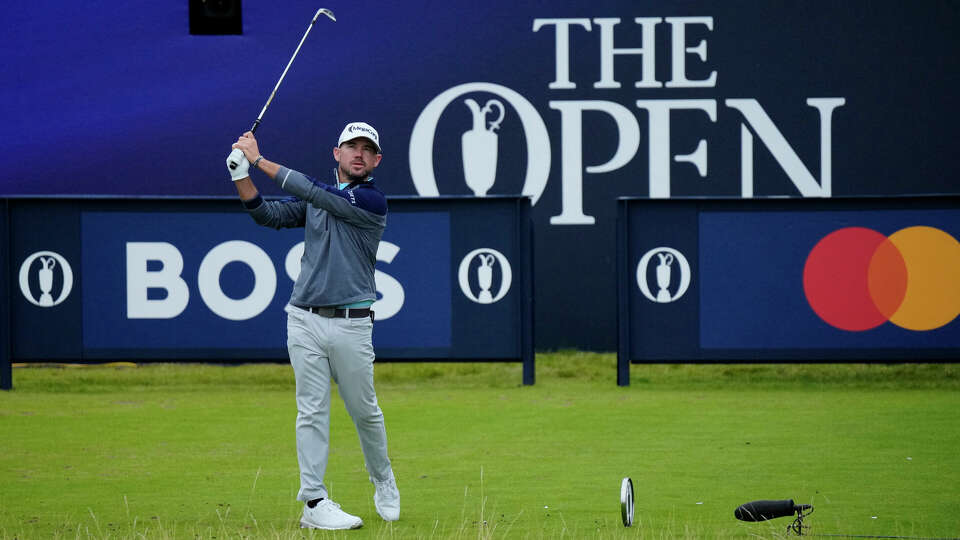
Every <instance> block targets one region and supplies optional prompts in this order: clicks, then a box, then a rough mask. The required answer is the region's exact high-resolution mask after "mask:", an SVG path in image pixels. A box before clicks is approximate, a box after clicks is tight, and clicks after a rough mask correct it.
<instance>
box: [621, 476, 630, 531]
mask: <svg viewBox="0 0 960 540" xmlns="http://www.w3.org/2000/svg"><path fill="white" fill-rule="evenodd" d="M620 519H622V520H623V526H624V527H629V526H631V525H633V480H631V479H630V478H629V477H627V478H624V479H623V480H622V481H621V482H620Z"/></svg>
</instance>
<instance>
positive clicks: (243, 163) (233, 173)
mask: <svg viewBox="0 0 960 540" xmlns="http://www.w3.org/2000/svg"><path fill="white" fill-rule="evenodd" d="M233 164H236V167H235V168H230V166H231V165H233ZM227 170H228V171H230V178H231V179H232V180H233V181H234V182H236V181H237V180H243V179H244V178H247V177H248V176H250V162H249V161H247V156H245V155H243V152H242V151H241V150H240V149H239V148H234V149H233V152H230V155H229V156H227Z"/></svg>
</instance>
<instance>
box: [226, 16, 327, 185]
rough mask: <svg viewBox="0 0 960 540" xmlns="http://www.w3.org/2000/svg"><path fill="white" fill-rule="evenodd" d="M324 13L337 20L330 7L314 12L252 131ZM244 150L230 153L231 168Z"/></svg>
mask: <svg viewBox="0 0 960 540" xmlns="http://www.w3.org/2000/svg"><path fill="white" fill-rule="evenodd" d="M321 13H322V14H324V15H326V16H327V17H330V20H332V21H336V20H337V19H336V17H334V16H333V12H332V11H330V10H329V9H325V8H320V9H318V10H317V13H316V14H314V16H313V19H311V21H310V24H309V25H308V26H307V30H306V32H304V33H303V37H302V38H300V43H299V44H298V45H297V48H296V49H295V50H294V51H293V55H292V56H291V57H290V61H289V62H287V67H285V68H283V73H281V74H280V80H278V81H277V84H276V85H275V86H274V87H273V91H272V92H270V97H269V98H267V102H266V103H264V104H263V109H261V110H260V114H259V115H257V119H256V120H254V122H253V126H252V127H251V128H250V132H251V133H256V132H257V128H258V127H260V121H261V120H263V114H264V113H266V112H267V107H269V106H270V102H271V101H273V97H274V96H275V95H277V89H279V88H280V84H281V83H283V78H284V77H286V76H287V71H289V70H290V66H291V65H292V64H293V60H294V59H295V58H296V57H297V54H298V53H299V52H300V47H303V42H304V41H306V40H307V35H309V34H310V30H311V29H312V28H313V24H314V23H315V22H317V19H318V18H319V17H320V14H321ZM242 155H243V152H240V151H239V150H234V151H233V152H231V153H230V168H231V169H236V168H237V165H239V164H240V157H242Z"/></svg>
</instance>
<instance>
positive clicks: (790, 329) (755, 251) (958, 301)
mask: <svg viewBox="0 0 960 540" xmlns="http://www.w3.org/2000/svg"><path fill="white" fill-rule="evenodd" d="M619 204H620V208H619V216H620V223H619V229H620V234H619V236H618V238H619V250H620V253H619V258H618V263H619V264H618V266H619V268H618V275H619V291H620V302H619V321H618V322H619V334H618V335H619V348H618V356H619V363H620V367H619V368H618V380H619V381H620V382H621V383H624V382H626V381H628V380H629V379H628V377H629V372H628V369H627V362H716V361H732V362H741V361H742V362H771V361H786V360H789V361H801V362H816V361H854V360H855V361H916V360H938V359H939V360H944V359H956V358H957V357H960V322H958V321H957V315H958V314H960V280H958V279H957V276H958V275H960V243H958V242H957V238H960V198H958V197H921V198H883V199H879V198H874V199H823V200H817V201H811V200H785V199H755V200H731V199H727V200H706V199H687V200H681V199H676V200H670V201H654V200H642V199H626V198H624V199H621V200H620V201H619Z"/></svg>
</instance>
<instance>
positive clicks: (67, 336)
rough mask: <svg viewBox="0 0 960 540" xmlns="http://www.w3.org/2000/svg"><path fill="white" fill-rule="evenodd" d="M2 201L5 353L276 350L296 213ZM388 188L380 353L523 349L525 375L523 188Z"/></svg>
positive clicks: (228, 202) (282, 336) (216, 356)
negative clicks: (445, 191)
mask: <svg viewBox="0 0 960 540" xmlns="http://www.w3.org/2000/svg"><path fill="white" fill-rule="evenodd" d="M4 204H9V205H10V212H9V221H10V235H9V236H10V242H9V249H10V254H11V256H10V257H9V258H8V259H7V258H5V260H8V261H9V262H10V264H9V265H8V266H10V268H11V269H12V272H11V275H10V276H9V278H8V279H7V280H6V281H7V282H8V283H9V284H10V287H11V291H12V292H11V293H10V297H11V302H10V304H11V316H10V327H11V330H12V331H11V332H10V333H9V335H10V336H12V337H11V341H12V343H11V346H12V357H13V358H15V359H18V360H23V361H40V360H84V361H99V360H110V359H132V360H149V359H154V360H176V359H190V360H218V361H246V360H258V359H260V360H283V359H286V358H287V353H286V324H285V321H286V315H285V313H284V306H285V305H286V303H287V301H288V299H289V297H290V294H291V292H292V289H293V283H294V280H295V279H296V277H297V275H298V274H299V271H300V257H301V255H302V254H303V249H304V244H303V229H283V230H274V229H270V228H265V227H261V226H258V225H256V224H255V223H254V222H253V220H251V219H250V217H249V216H248V215H247V214H246V212H245V211H244V210H243V209H242V208H241V206H240V204H239V202H238V201H237V200H236V199H235V198H233V199H203V200H188V199H132V200H122V199H29V198H27V199H12V200H9V203H8V202H7V201H6V200H5V201H4ZM388 204H389V206H390V214H389V215H388V220H387V223H388V224H387V229H386V231H385V233H384V235H383V238H382V240H381V243H380V247H379V250H378V253H377V266H376V273H375V277H376V281H377V292H378V300H377V302H376V303H374V305H373V309H374V311H375V313H376V324H375V326H374V338H373V339H374V346H375V348H376V350H377V356H378V359H380V360H485V361H486V360H491V361H509V360H516V361H520V360H522V361H524V365H525V367H524V382H525V383H527V384H532V383H533V341H532V331H533V325H532V313H533V312H532V309H533V306H532V301H533V296H532V278H531V272H532V268H531V266H532V257H531V256H530V244H531V236H532V233H531V227H530V214H529V208H530V204H529V199H527V198H524V197H512V196H499V197H494V198H488V199H480V198H474V197H448V198H433V199H420V198H390V200H389V201H388ZM4 244H5V245H4V248H5V249H6V248H7V246H6V243H4ZM12 289H16V291H13V290H12Z"/></svg>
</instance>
